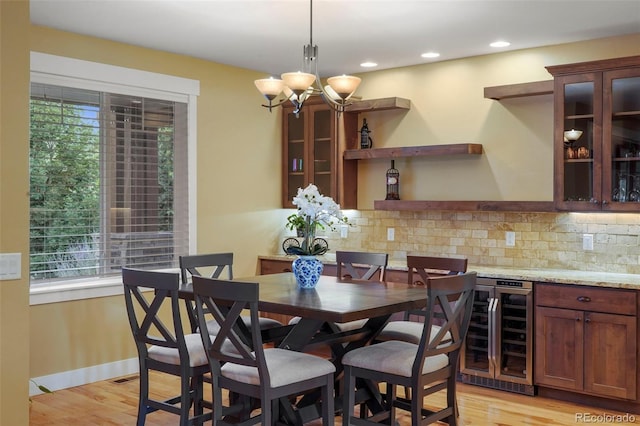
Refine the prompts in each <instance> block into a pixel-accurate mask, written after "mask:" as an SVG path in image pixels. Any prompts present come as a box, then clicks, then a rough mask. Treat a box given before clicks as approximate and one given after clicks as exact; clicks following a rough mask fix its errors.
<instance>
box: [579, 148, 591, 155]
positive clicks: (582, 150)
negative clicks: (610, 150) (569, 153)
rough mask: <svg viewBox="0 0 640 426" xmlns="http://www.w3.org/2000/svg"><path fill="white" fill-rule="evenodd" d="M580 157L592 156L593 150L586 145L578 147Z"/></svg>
mask: <svg viewBox="0 0 640 426" xmlns="http://www.w3.org/2000/svg"><path fill="white" fill-rule="evenodd" d="M577 155H578V158H590V157H591V151H589V149H588V148H587V147H586V146H581V147H578V151H577Z"/></svg>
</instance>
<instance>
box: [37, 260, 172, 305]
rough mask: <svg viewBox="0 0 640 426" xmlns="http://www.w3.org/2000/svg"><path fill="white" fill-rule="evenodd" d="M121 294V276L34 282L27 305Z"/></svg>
mask: <svg viewBox="0 0 640 426" xmlns="http://www.w3.org/2000/svg"><path fill="white" fill-rule="evenodd" d="M162 272H173V273H179V272H180V270H179V269H164V270H162ZM120 294H123V290H122V277H121V276H120V275H116V276H112V277H108V278H88V279H87V280H81V281H79V280H77V279H76V280H73V281H71V280H70V281H66V282H64V281H62V282H61V281H56V282H52V283H43V284H35V285H32V286H31V289H30V291H29V305H32V306H33V305H44V304H47V303H60V302H69V301H72V300H83V299H93V298H97V297H109V296H117V295H120Z"/></svg>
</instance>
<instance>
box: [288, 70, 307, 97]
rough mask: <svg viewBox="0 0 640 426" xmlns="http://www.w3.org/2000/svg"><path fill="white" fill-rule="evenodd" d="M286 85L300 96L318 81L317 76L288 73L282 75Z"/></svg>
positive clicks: (303, 73)
mask: <svg viewBox="0 0 640 426" xmlns="http://www.w3.org/2000/svg"><path fill="white" fill-rule="evenodd" d="M281 77H282V81H283V82H284V84H285V85H286V86H287V87H288V88H289V89H291V91H292V92H293V93H295V94H296V95H298V96H300V95H301V94H302V93H304V92H305V91H306V90H307V89H308V88H309V86H311V85H312V84H313V82H314V81H316V76H315V75H313V74H309V73H306V72H300V71H298V72H286V73H284V74H282V75H281Z"/></svg>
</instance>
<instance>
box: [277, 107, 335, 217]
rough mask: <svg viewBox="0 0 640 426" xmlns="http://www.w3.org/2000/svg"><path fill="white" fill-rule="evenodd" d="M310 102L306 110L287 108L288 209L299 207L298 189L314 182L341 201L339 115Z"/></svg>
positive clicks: (285, 178) (285, 177) (285, 194)
mask: <svg viewBox="0 0 640 426" xmlns="http://www.w3.org/2000/svg"><path fill="white" fill-rule="evenodd" d="M314 101H315V99H313V98H312V99H309V100H308V101H307V102H305V105H304V106H303V108H302V110H301V111H300V112H299V113H298V114H295V113H294V111H293V110H294V108H293V106H291V107H289V106H287V107H283V110H282V113H283V132H282V134H283V139H284V140H283V161H284V167H283V172H284V173H283V191H282V195H283V200H282V206H283V207H285V208H293V207H295V206H294V205H293V203H292V201H293V197H294V196H295V195H296V194H297V193H298V188H305V187H306V186H307V185H309V184H310V183H313V184H314V185H316V186H317V187H318V190H319V191H320V193H321V194H322V195H326V196H329V197H332V198H333V199H334V200H336V202H338V201H337V200H338V195H339V194H338V186H337V154H336V152H337V151H336V150H337V138H338V135H337V129H336V128H337V119H336V113H335V112H334V111H333V110H331V108H330V107H329V106H328V105H325V104H324V103H322V102H319V103H318V102H314Z"/></svg>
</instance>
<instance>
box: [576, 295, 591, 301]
mask: <svg viewBox="0 0 640 426" xmlns="http://www.w3.org/2000/svg"><path fill="white" fill-rule="evenodd" d="M576 300H577V301H578V302H591V298H590V297H589V296H578V297H577V298H576Z"/></svg>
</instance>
